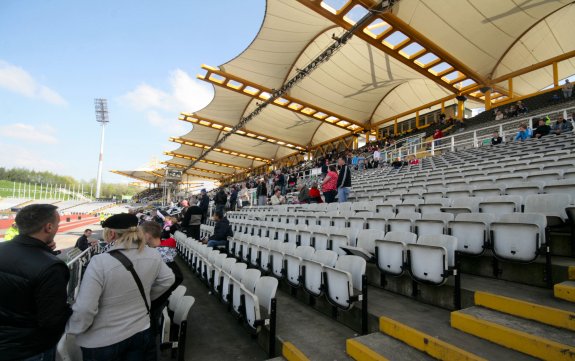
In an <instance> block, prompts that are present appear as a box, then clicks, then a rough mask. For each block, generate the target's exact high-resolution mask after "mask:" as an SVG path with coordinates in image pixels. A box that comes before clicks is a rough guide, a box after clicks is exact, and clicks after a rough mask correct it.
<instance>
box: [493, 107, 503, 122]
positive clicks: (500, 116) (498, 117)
mask: <svg viewBox="0 0 575 361" xmlns="http://www.w3.org/2000/svg"><path fill="white" fill-rule="evenodd" d="M504 117H505V115H504V114H503V112H502V111H501V109H497V110H496V111H495V120H502V119H503V118H504Z"/></svg>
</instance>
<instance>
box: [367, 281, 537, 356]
mask: <svg viewBox="0 0 575 361" xmlns="http://www.w3.org/2000/svg"><path fill="white" fill-rule="evenodd" d="M369 292H370V293H369V312H370V313H371V314H374V315H378V316H384V317H386V318H388V319H392V320H394V321H396V322H397V323H401V324H403V325H405V326H407V327H410V328H413V329H415V330H417V331H419V332H421V333H423V334H425V335H428V336H429V337H433V338H435V339H438V340H443V341H445V342H448V343H450V344H451V345H455V346H457V347H461V348H463V349H465V351H468V352H469V353H471V354H474V355H477V356H478V357H481V358H484V359H487V360H514V361H518V360H533V358H532V357H531V356H528V355H524V354H522V353H519V352H517V351H513V350H510V349H508V348H505V347H502V346H499V345H497V344H494V343H492V342H489V341H486V340H484V339H481V338H477V337H474V336H472V335H469V334H467V333H465V332H462V331H460V330H456V329H454V328H452V327H451V325H450V322H449V320H450V315H451V313H450V311H448V310H445V309H442V308H439V307H435V306H431V305H427V304H424V303H421V302H419V301H416V300H414V299H412V298H409V297H405V296H401V295H397V294H394V293H391V292H388V291H384V290H381V289H375V288H373V289H372V288H370V290H369ZM380 325H381V318H380ZM422 342H423V343H425V342H428V341H425V340H423V341H422Z"/></svg>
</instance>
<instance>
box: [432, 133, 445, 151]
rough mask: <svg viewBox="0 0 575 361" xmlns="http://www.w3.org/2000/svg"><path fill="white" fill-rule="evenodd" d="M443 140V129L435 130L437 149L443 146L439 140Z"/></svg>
mask: <svg viewBox="0 0 575 361" xmlns="http://www.w3.org/2000/svg"><path fill="white" fill-rule="evenodd" d="M441 138H443V132H442V131H441V129H435V133H433V143H434V144H435V146H436V147H437V146H439V145H440V144H441V141H440V140H439V139H441Z"/></svg>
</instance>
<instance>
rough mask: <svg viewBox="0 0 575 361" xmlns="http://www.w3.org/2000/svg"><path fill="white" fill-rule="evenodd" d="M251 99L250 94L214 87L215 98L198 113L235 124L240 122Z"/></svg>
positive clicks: (200, 115) (199, 115) (197, 113)
mask: <svg viewBox="0 0 575 361" xmlns="http://www.w3.org/2000/svg"><path fill="white" fill-rule="evenodd" d="M250 100H251V98H250V97H248V96H245V95H242V94H239V93H236V92H234V91H231V90H226V89H224V88H221V87H214V98H213V99H212V101H211V102H210V104H208V105H207V106H206V107H205V108H203V109H202V110H200V111H197V112H196V115H197V116H198V117H203V118H208V119H211V120H214V121H218V122H221V123H225V124H230V125H232V126H234V125H236V124H238V122H239V120H240V119H241V117H242V115H243V113H244V110H245V109H246V106H247V105H248V103H249V102H250Z"/></svg>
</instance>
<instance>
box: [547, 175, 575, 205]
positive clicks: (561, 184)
mask: <svg viewBox="0 0 575 361" xmlns="http://www.w3.org/2000/svg"><path fill="white" fill-rule="evenodd" d="M543 193H545V194H553V193H566V194H569V196H570V197H571V199H572V200H575V180H573V179H562V180H557V181H551V182H547V183H545V186H543Z"/></svg>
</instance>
